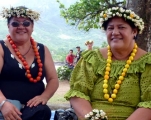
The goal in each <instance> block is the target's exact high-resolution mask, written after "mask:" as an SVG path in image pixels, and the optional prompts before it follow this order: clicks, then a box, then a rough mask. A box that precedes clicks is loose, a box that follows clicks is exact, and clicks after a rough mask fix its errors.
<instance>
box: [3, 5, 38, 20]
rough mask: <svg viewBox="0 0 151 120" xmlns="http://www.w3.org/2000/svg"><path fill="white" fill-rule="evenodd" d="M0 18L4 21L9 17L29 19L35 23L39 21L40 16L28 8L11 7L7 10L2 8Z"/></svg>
mask: <svg viewBox="0 0 151 120" xmlns="http://www.w3.org/2000/svg"><path fill="white" fill-rule="evenodd" d="M1 16H2V17H3V18H6V19H8V18H10V17H25V18H30V19H31V20H33V21H34V20H35V21H37V20H39V17H40V14H39V13H38V12H36V11H33V10H31V9H28V8H21V7H16V8H15V7H11V8H10V9H8V8H5V7H4V8H3V10H2V12H1Z"/></svg>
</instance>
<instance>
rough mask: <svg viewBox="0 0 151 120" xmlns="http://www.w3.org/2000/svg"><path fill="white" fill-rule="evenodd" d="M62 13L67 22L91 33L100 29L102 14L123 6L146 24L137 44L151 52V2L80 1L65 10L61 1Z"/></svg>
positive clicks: (127, 0) (147, 0)
mask: <svg viewBox="0 0 151 120" xmlns="http://www.w3.org/2000/svg"><path fill="white" fill-rule="evenodd" d="M57 2H58V3H59V4H60V13H61V16H62V17H63V18H65V19H66V22H67V23H68V24H70V25H73V26H76V27H78V28H79V29H82V30H85V31H89V30H90V29H92V28H93V29H99V28H100V25H99V16H100V13H101V12H102V11H104V10H106V9H107V8H109V7H112V6H123V7H127V8H130V9H132V10H133V11H135V12H136V13H137V14H138V15H139V16H140V17H141V18H143V20H144V22H145V30H144V32H143V33H142V34H141V35H139V36H138V37H137V40H136V42H137V44H138V45H139V46H140V47H141V48H142V49H144V50H146V51H151V0H145V1H144V0H121V1H120V0H80V1H79V2H76V3H74V4H73V5H70V7H69V8H65V6H64V4H62V3H61V2H60V1H59V0H57Z"/></svg>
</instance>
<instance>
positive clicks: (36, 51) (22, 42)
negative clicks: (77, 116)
mask: <svg viewBox="0 0 151 120" xmlns="http://www.w3.org/2000/svg"><path fill="white" fill-rule="evenodd" d="M2 17H4V18H6V19H7V26H8V31H9V35H7V37H6V39H4V40H1V41H0V61H1V62H0V111H1V113H2V115H3V117H4V119H5V120H50V116H51V111H50V108H49V107H48V106H47V105H46V103H47V101H48V100H49V99H50V98H51V97H52V96H53V94H54V93H55V91H56V90H57V88H58V77H57V74H56V69H55V66H54V62H53V60H52V56H51V54H50V51H49V50H48V48H47V47H46V46H44V45H43V44H41V43H38V42H36V41H35V40H34V39H33V38H32V37H31V35H32V32H33V30H34V21H36V20H38V19H39V17H40V14H39V13H38V12H36V11H33V10H31V9H28V8H26V7H22V6H20V7H14V8H10V9H7V8H4V9H3V11H2ZM44 77H45V78H46V82H47V84H46V87H45V85H44V83H43V79H44ZM14 101H15V102H14ZM19 104H20V107H21V108H19V107H18V106H19ZM19 109H21V111H20V110H19ZM0 117H2V116H0Z"/></svg>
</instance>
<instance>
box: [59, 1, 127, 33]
mask: <svg viewBox="0 0 151 120" xmlns="http://www.w3.org/2000/svg"><path fill="white" fill-rule="evenodd" d="M125 1H126V0H123V1H122V2H117V1H116V0H80V2H76V3H75V4H73V5H70V7H69V8H68V9H67V8H65V5H63V4H62V3H61V2H60V1H59V0H57V2H58V3H59V5H60V7H59V8H60V14H61V16H62V17H63V18H64V19H66V22H67V23H68V24H69V25H74V26H78V28H79V29H83V30H85V31H89V30H90V29H91V28H94V29H98V28H100V26H99V15H100V13H101V12H102V11H104V10H106V9H107V8H110V7H113V6H123V5H124V4H125Z"/></svg>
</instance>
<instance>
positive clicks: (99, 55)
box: [82, 48, 107, 60]
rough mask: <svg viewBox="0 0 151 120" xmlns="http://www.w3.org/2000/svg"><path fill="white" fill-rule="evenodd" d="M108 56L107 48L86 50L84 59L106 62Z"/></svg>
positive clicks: (83, 54)
mask: <svg viewBox="0 0 151 120" xmlns="http://www.w3.org/2000/svg"><path fill="white" fill-rule="evenodd" d="M105 56H107V48H96V49H93V50H86V51H83V52H82V58H84V59H91V58H92V59H94V58H95V59H96V60H105V59H104V58H106V57H105Z"/></svg>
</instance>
